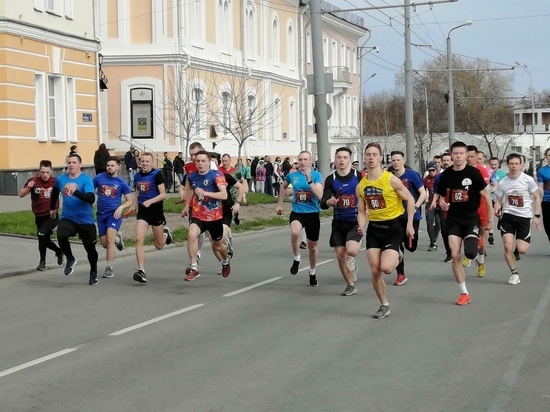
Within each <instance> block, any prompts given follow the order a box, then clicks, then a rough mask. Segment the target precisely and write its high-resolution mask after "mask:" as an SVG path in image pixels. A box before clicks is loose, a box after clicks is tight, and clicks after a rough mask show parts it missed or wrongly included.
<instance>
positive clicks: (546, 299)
mask: <svg viewBox="0 0 550 412" xmlns="http://www.w3.org/2000/svg"><path fill="white" fill-rule="evenodd" d="M549 303H550V280H549V281H548V282H547V283H546V287H545V288H544V292H543V294H542V297H541V298H540V301H539V303H538V305H537V308H536V309H535V313H534V314H533V317H532V318H531V321H530V322H529V326H527V330H526V331H525V333H524V334H523V336H522V337H521V341H520V342H519V344H518V347H517V348H516V352H515V353H514V356H512V359H511V360H510V364H509V365H508V370H507V371H506V373H505V374H504V376H503V377H502V384H501V385H499V387H498V393H497V395H496V396H495V399H494V400H493V403H492V405H491V407H490V408H489V411H491V412H497V411H505V410H506V409H508V404H509V403H510V399H511V397H512V393H513V391H514V385H515V383H516V380H517V378H518V376H519V372H520V370H521V368H522V366H523V364H524V362H525V358H526V357H527V352H528V351H529V348H530V347H531V345H532V343H533V340H534V339H535V335H536V334H537V330H538V328H539V326H540V323H541V322H542V321H543V319H544V317H545V316H546V310H547V308H548V304H549Z"/></svg>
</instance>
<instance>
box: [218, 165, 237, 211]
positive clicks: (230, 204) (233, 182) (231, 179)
mask: <svg viewBox="0 0 550 412" xmlns="http://www.w3.org/2000/svg"><path fill="white" fill-rule="evenodd" d="M222 173H223V172H222ZM223 175H224V176H225V181H226V182H227V186H226V190H227V199H225V200H222V205H223V207H224V208H228V209H231V208H232V207H233V205H234V204H235V202H234V201H233V198H232V197H231V188H232V187H233V186H235V185H236V184H237V183H238V182H237V181H236V180H235V178H234V177H233V176H231V175H230V174H227V173H224V174H223Z"/></svg>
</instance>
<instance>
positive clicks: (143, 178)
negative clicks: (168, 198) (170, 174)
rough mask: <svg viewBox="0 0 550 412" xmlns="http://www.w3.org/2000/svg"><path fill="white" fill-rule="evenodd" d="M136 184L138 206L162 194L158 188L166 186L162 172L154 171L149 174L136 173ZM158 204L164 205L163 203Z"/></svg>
mask: <svg viewBox="0 0 550 412" xmlns="http://www.w3.org/2000/svg"><path fill="white" fill-rule="evenodd" d="M134 182H135V186H136V190H137V192H138V205H142V204H143V202H145V201H146V200H150V199H153V198H155V197H157V196H158V195H159V194H160V192H159V188H158V187H159V185H161V184H164V179H163V178H162V173H160V170H158V169H152V170H151V171H149V172H147V173H143V172H138V173H136V175H135V176H134ZM158 203H159V204H162V203H163V202H158Z"/></svg>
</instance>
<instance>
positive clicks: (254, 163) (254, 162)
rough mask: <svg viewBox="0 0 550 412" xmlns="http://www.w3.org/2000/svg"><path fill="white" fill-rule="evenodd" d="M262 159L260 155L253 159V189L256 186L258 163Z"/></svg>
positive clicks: (251, 172)
mask: <svg viewBox="0 0 550 412" xmlns="http://www.w3.org/2000/svg"><path fill="white" fill-rule="evenodd" d="M259 161H260V159H259V158H258V156H254V160H252V163H251V165H250V175H251V176H252V185H251V187H252V189H255V188H256V169H257V168H258V163H259Z"/></svg>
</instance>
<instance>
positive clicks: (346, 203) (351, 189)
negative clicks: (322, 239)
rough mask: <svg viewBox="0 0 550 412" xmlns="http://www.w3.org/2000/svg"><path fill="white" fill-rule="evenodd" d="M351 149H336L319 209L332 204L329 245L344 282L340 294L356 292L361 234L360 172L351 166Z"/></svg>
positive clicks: (346, 294) (345, 294) (348, 294)
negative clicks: (357, 190) (332, 212)
mask: <svg viewBox="0 0 550 412" xmlns="http://www.w3.org/2000/svg"><path fill="white" fill-rule="evenodd" d="M351 155H352V152H351V149H349V148H347V147H340V148H338V149H336V154H335V158H334V166H335V167H336V170H335V171H334V172H333V173H331V174H330V175H328V176H327V178H326V179H325V187H324V191H323V198H322V199H321V209H328V208H329V207H331V206H332V207H333V210H334V218H333V219H332V232H331V234H330V241H329V244H330V246H331V247H333V248H334V251H335V252H336V258H337V260H338V267H339V268H340V273H342V276H343V277H344V280H345V281H346V283H347V286H346V289H345V290H344V292H342V296H351V295H353V294H355V293H356V292H357V289H356V288H355V281H356V280H357V266H356V265H355V256H357V254H358V253H359V250H360V249H361V241H362V240H363V236H362V235H359V232H358V231H357V194H356V188H357V185H358V184H359V181H360V180H361V172H360V171H359V170H357V169H355V168H352V167H351Z"/></svg>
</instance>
